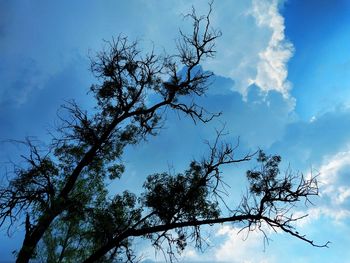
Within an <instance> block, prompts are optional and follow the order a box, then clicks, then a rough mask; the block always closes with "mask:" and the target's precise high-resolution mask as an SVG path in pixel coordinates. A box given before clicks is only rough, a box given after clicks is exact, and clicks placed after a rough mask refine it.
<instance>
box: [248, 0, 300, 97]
mask: <svg viewBox="0 0 350 263" xmlns="http://www.w3.org/2000/svg"><path fill="white" fill-rule="evenodd" d="M252 15H253V16H254V17H255V19H256V22H257V25H258V26H259V27H267V28H269V29H270V30H271V37H270V40H269V42H268V45H267V47H266V48H265V49H264V50H262V51H261V52H259V58H260V60H259V62H258V64H257V74H256V77H255V78H254V79H252V80H251V82H252V83H255V84H256V85H258V86H259V87H260V88H261V89H263V90H265V91H268V90H277V91H279V92H281V93H282V94H283V95H284V96H285V97H288V96H289V93H288V92H289V89H290V87H291V84H290V82H289V81H287V75H288V70H287V62H288V61H289V59H290V58H291V57H292V55H293V49H294V48H293V45H292V44H291V43H290V42H289V41H287V40H286V39H285V34H284V29H285V26H284V18H283V17H282V16H281V14H280V13H279V10H278V1H277V0H271V1H260V0H254V1H253V8H252Z"/></svg>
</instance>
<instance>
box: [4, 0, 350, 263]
mask: <svg viewBox="0 0 350 263" xmlns="http://www.w3.org/2000/svg"><path fill="white" fill-rule="evenodd" d="M192 5H193V6H194V7H195V8H196V10H197V11H198V12H199V13H203V12H204V13H205V12H206V10H207V7H208V5H207V2H206V1H201V0H193V1H184V0H177V1H175V0H169V1H156V0H129V1H121V0H120V1H117V0H106V1H97V0H94V1H93V0H91V1H83V0H77V1H44V0H36V1H29V0H22V1H20V0H12V1H7V0H0V83H1V85H0V140H7V139H21V138H23V137H25V136H36V137H37V138H40V139H41V140H43V141H45V140H48V138H49V136H48V132H47V130H48V129H50V128H51V127H53V126H54V124H55V120H56V121H57V109H58V108H59V106H60V105H62V104H63V103H64V101H65V100H68V99H72V98H73V99H76V100H77V102H78V103H79V104H80V105H82V106H83V107H87V108H88V107H90V106H91V105H92V103H93V102H92V100H91V98H90V97H89V96H88V95H86V92H87V90H88V88H89V87H90V85H91V84H93V83H94V82H96V79H94V78H93V76H92V74H91V72H90V71H89V56H93V54H94V53H95V52H97V51H99V50H101V49H102V48H103V43H104V42H103V40H110V39H111V38H112V37H116V36H118V35H119V34H122V35H125V36H128V37H129V39H131V40H134V39H138V40H139V41H140V45H141V46H142V48H143V49H144V50H147V49H149V48H150V47H152V46H154V48H155V50H156V51H163V50H164V49H165V50H167V52H169V53H172V52H174V50H175V40H176V38H177V36H178V28H179V27H182V28H184V29H185V30H186V29H189V28H190V27H189V25H188V23H187V24H186V21H184V20H183V18H182V14H184V13H186V12H188V11H189V10H190V8H191V6H192ZM212 25H213V26H214V27H218V28H220V30H221V31H222V34H223V35H222V37H221V38H220V39H219V40H218V42H217V45H216V49H217V55H216V57H215V58H214V59H212V60H210V61H209V60H208V61H205V62H204V63H203V64H202V67H203V69H204V70H210V71H212V72H213V73H214V74H215V81H213V84H212V85H211V87H210V88H209V90H208V93H207V96H206V97H205V98H203V99H201V100H200V102H201V103H202V104H203V105H205V106H206V107H207V108H208V109H210V110H212V111H222V112H223V115H222V116H221V117H220V120H214V121H213V122H212V123H210V124H208V125H201V124H198V125H197V126H195V125H194V124H193V122H191V121H190V120H189V119H187V118H185V117H183V116H178V115H171V114H170V115H169V116H168V120H167V122H166V123H165V127H164V129H163V130H162V131H161V132H160V135H159V136H157V137H152V138H150V139H149V140H148V141H147V142H144V143H141V144H140V145H137V146H134V147H131V148H129V149H128V150H127V151H126V153H125V156H124V157H123V158H124V160H125V163H126V168H127V169H126V173H125V175H124V177H123V178H122V184H121V183H118V185H112V186H111V190H112V191H115V192H118V191H119V190H122V188H121V185H123V186H125V187H126V188H129V189H131V190H133V191H135V192H139V191H141V186H142V183H143V181H144V179H145V177H146V176H147V175H148V174H151V173H155V172H160V171H166V170H167V169H169V167H171V168H172V169H174V170H176V171H178V172H181V171H182V170H184V169H186V165H187V164H188V163H189V162H190V161H191V160H192V159H193V158H200V157H201V156H202V155H205V150H206V148H205V145H204V144H203V141H204V140H210V139H212V138H213V137H214V136H215V128H221V125H222V123H226V125H225V127H226V130H227V131H229V135H228V136H226V139H227V140H229V141H233V142H235V141H236V140H237V138H238V137H239V138H240V147H239V149H238V152H237V154H238V155H239V154H244V153H246V152H249V151H251V152H252V151H255V150H256V149H258V148H261V149H263V150H265V151H266V152H267V153H270V154H279V155H281V156H282V159H283V165H284V167H287V166H290V167H291V168H292V169H293V170H294V171H296V172H300V173H304V174H309V173H310V172H313V173H319V187H320V196H319V198H317V199H315V200H314V206H308V207H299V206H298V207H296V211H295V213H296V214H298V213H301V214H308V215H309V216H308V217H307V218H306V219H304V220H302V221H300V222H299V223H298V228H299V232H300V233H304V234H305V235H307V237H309V238H310V239H313V240H315V241H316V242H318V243H321V244H322V243H325V242H326V241H331V242H332V243H331V244H330V245H329V248H321V249H320V248H314V247H312V246H310V245H309V244H306V243H304V242H302V241H300V240H296V239H294V238H293V237H291V236H288V235H286V234H283V233H279V232H278V233H269V234H270V237H271V239H272V241H271V242H270V244H269V245H268V246H266V247H264V242H263V236H262V235H261V234H260V233H255V232H253V233H250V235H249V236H248V238H246V233H240V234H239V233H238V230H239V228H238V226H236V225H232V224H231V225H230V224H229V225H224V226H216V227H213V228H209V229H207V232H208V243H209V244H210V246H209V247H208V248H207V249H206V250H205V251H204V252H200V251H196V250H195V249H194V248H192V247H188V249H187V250H186V251H185V253H184V255H182V257H181V258H180V262H203V261H208V262H247V263H248V262H260V263H263V262H264V263H275V262H281V258H283V262H287V263H288V262H311V263H312V262H344V263H347V262H350V251H349V250H348V246H347V244H350V235H349V234H350V224H349V223H350V179H349V178H350V78H349V75H350V74H349V73H350V48H349V47H350V34H349V33H350V1H347V0H285V1H283V0H280V1H278V0H222V1H221V0H220V1H218V0H217V1H215V3H214V11H213V15H212ZM22 150H23V149H20V148H18V147H14V146H13V145H9V144H8V143H0V162H1V164H2V165H1V168H0V169H1V170H0V172H1V173H2V174H4V172H5V168H4V167H5V166H6V162H8V160H14V161H16V160H18V155H19V154H21V153H22V152H21V151H22ZM154 160H156V163H155V162H154ZM249 165H250V164H242V165H237V166H234V167H229V168H226V169H225V171H224V172H225V173H224V176H225V180H226V182H228V183H229V184H230V185H231V186H232V187H231V188H230V192H231V195H230V198H231V199H230V200H229V201H230V202H231V203H232V204H235V203H239V200H240V199H239V197H240V195H241V194H242V193H243V192H244V191H245V187H246V186H245V185H246V182H245V176H244V171H245V169H247V168H249ZM20 227H21V226H19V228H18V229H17V231H16V230H14V231H12V232H13V233H12V237H11V238H8V237H6V233H5V232H4V231H1V232H0V259H11V251H13V250H15V249H16V248H18V247H19V245H20V244H21V237H22V233H23V232H21V230H20V229H21V228H20ZM138 247H139V251H140V256H141V254H142V256H143V258H144V259H148V260H153V261H156V260H159V261H161V260H163V259H162V257H161V253H159V254H156V255H155V253H154V251H153V248H152V247H150V245H149V244H147V243H142V242H141V241H140V243H138ZM339 255H341V258H340V257H339Z"/></svg>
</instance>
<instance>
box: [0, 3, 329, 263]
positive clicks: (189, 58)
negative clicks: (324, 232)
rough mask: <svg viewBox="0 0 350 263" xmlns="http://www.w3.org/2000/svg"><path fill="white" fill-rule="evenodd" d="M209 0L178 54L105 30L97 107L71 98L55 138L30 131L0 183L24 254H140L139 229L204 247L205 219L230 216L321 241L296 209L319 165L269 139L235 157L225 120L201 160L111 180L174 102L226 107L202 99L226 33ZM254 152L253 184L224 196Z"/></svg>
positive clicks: (192, 113)
mask: <svg viewBox="0 0 350 263" xmlns="http://www.w3.org/2000/svg"><path fill="white" fill-rule="evenodd" d="M209 8H210V9H209V12H208V14H207V15H204V16H198V15H197V14H196V12H195V10H194V9H193V10H192V12H191V13H189V14H188V15H187V16H186V18H187V19H190V20H191V22H192V31H191V32H190V33H189V34H187V33H185V32H183V31H180V36H179V39H178V40H177V53H176V54H171V55H169V54H160V55H158V54H156V53H155V52H154V51H151V52H149V53H144V52H142V51H141V50H140V49H139V45H138V42H132V41H129V40H128V38H126V37H123V36H119V37H117V38H115V39H113V40H112V41H110V42H107V46H106V48H105V50H103V51H101V52H99V53H98V54H97V55H96V57H94V58H93V59H92V61H91V70H92V72H93V74H94V75H95V76H96V78H97V80H98V81H97V83H96V84H94V85H92V86H91V88H90V94H92V95H93V97H94V99H95V102H96V105H95V108H94V109H93V110H92V111H86V110H84V109H82V108H81V107H80V106H79V105H77V103H75V102H74V101H70V102H69V103H67V104H66V105H65V106H63V107H64V109H65V110H66V112H67V113H68V117H60V125H59V127H58V128H57V130H56V131H55V132H53V133H52V140H51V142H50V143H48V144H47V145H46V146H43V145H42V144H41V143H39V142H37V141H35V140H31V139H30V138H28V139H26V140H24V141H23V142H22V143H24V144H25V145H26V146H28V149H29V154H28V155H26V156H23V158H24V159H25V161H26V165H23V166H15V169H14V171H13V174H12V175H9V176H8V178H9V179H8V182H7V183H5V184H3V185H1V188H0V226H1V227H2V228H6V227H8V228H11V227H13V226H14V225H16V224H20V223H24V224H23V226H24V231H25V236H24V240H23V244H22V246H21V248H20V250H19V251H18V253H17V262H18V263H22V262H29V260H31V259H36V260H39V261H42V262H116V261H118V260H119V261H125V262H134V260H135V253H134V251H133V247H132V244H133V240H134V238H137V237H142V238H144V239H146V240H149V241H150V243H151V244H152V245H153V246H154V247H156V248H161V249H164V251H165V254H166V255H167V256H168V257H169V258H170V259H173V257H174V256H175V254H176V253H181V251H183V250H184V249H185V248H186V245H187V244H188V243H189V242H193V243H194V244H195V245H196V246H197V247H199V248H200V247H201V245H202V236H201V227H202V226H203V225H213V224H220V223H228V222H231V223H240V226H242V228H248V229H249V230H253V229H262V228H261V227H262V225H263V224H267V225H268V226H269V227H271V228H272V229H280V230H282V231H284V232H286V233H287V234H290V235H292V236H294V237H296V238H299V239H301V240H303V241H306V242H308V243H310V244H311V245H313V246H319V245H317V244H315V243H314V242H313V241H312V240H311V239H309V238H307V237H306V236H304V235H302V234H299V232H298V231H297V230H296V229H295V226H294V224H293V223H294V222H295V221H296V220H299V219H300V218H301V217H298V218H296V217H293V215H292V213H291V212H290V211H291V209H292V208H293V206H294V205H295V204H296V203H298V202H299V201H304V202H309V198H310V197H311V196H315V195H318V186H317V181H316V177H310V178H305V177H303V175H301V174H295V173H293V172H291V171H290V170H289V171H287V172H285V173H282V172H281V171H280V169H279V164H280V162H281V157H280V156H277V155H272V156H270V155H267V154H265V153H264V152H263V151H257V152H256V153H253V154H247V155H245V156H243V157H241V158H236V156H235V154H234V151H235V149H236V147H237V146H235V145H231V144H229V143H225V142H223V141H222V133H223V131H222V130H219V131H218V132H217V136H216V140H215V141H214V142H213V143H211V144H209V143H208V148H209V153H208V155H207V157H206V158H203V159H202V160H193V161H192V162H191V163H190V164H189V167H188V168H187V170H185V171H184V172H183V173H178V174H170V173H169V172H160V173H155V174H152V175H149V176H148V177H147V178H146V181H145V183H144V185H143V188H144V191H143V193H142V194H141V195H140V196H136V195H135V194H134V193H132V192H130V191H129V190H127V189H125V191H123V192H121V193H117V194H115V195H113V196H112V195H111V193H110V189H109V188H108V185H107V180H118V179H120V178H121V176H122V175H123V172H124V169H125V167H124V163H123V162H122V160H121V157H122V156H123V150H124V149H125V147H126V146H128V145H133V144H142V142H143V141H144V140H145V139H147V138H148V137H149V136H155V135H157V133H158V132H159V130H160V128H161V126H162V123H163V122H164V121H165V119H164V115H165V112H166V111H178V112H181V113H183V114H184V115H186V116H188V117H190V118H192V119H193V121H194V122H198V121H200V122H203V123H206V122H208V121H210V120H211V119H212V118H214V117H218V116H219V115H220V114H215V113H214V114H212V113H210V112H208V111H206V109H205V108H203V107H201V106H200V105H198V104H197V103H196V98H198V97H201V96H203V95H204V94H205V91H206V89H207V87H208V85H210V77H211V76H212V73H211V72H204V71H202V70H200V69H199V65H200V63H201V62H202V61H203V60H205V59H210V58H213V57H214V55H215V52H216V51H215V40H216V39H217V38H218V37H220V36H221V32H220V31H219V30H217V29H214V28H212V27H211V24H210V15H211V12H212V8H211V5H209ZM179 72H181V73H179ZM151 95H152V98H153V99H152V100H149V97H150V96H151ZM184 98H190V99H189V100H188V99H187V100H186V99H184ZM252 158H257V161H258V163H259V165H258V166H257V167H256V169H253V170H249V171H247V173H246V177H247V179H248V183H249V186H248V187H249V190H248V193H247V195H245V196H242V200H241V202H240V205H238V206H237V207H229V206H228V205H227V204H226V203H225V202H224V200H223V198H222V191H223V188H222V187H223V184H224V181H223V175H222V173H221V168H222V166H224V165H230V164H233V163H239V162H245V161H249V160H251V159H252ZM262 231H263V230H262ZM320 246H327V244H324V245H320Z"/></svg>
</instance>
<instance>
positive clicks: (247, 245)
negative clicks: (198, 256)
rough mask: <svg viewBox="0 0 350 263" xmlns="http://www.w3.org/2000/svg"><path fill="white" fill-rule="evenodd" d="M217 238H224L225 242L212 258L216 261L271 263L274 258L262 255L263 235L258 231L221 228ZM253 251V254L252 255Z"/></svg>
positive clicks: (228, 227)
mask: <svg viewBox="0 0 350 263" xmlns="http://www.w3.org/2000/svg"><path fill="white" fill-rule="evenodd" d="M217 235H218V236H226V237H227V239H226V241H225V242H224V243H223V244H222V245H220V246H219V247H218V249H217V250H216V251H215V253H214V256H215V258H216V260H217V261H225V262H244V263H251V262H259V263H272V262H275V260H274V258H272V257H269V256H268V255H267V254H266V253H264V251H263V250H264V245H263V238H264V237H263V234H262V233H261V232H259V231H251V232H249V233H248V230H243V231H241V229H240V228H236V227H231V226H223V227H221V228H220V229H219V231H218V232H217ZM252 251H254V253H252Z"/></svg>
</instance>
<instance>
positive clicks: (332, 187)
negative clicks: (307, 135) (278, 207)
mask: <svg viewBox="0 0 350 263" xmlns="http://www.w3.org/2000/svg"><path fill="white" fill-rule="evenodd" d="M349 168H350V151H341V152H339V153H337V154H335V155H334V156H333V157H329V156H326V157H324V161H323V163H322V164H321V165H320V168H319V169H318V170H319V176H318V181H319V191H320V200H317V201H318V204H317V206H316V207H311V208H309V209H308V210H307V211H299V212H298V213H297V214H295V216H301V215H304V214H305V213H307V214H308V217H306V218H304V219H303V220H300V221H298V222H297V225H298V226H301V227H304V226H309V224H310V223H312V222H314V221H316V220H319V219H320V218H321V217H327V218H330V219H331V220H332V222H333V223H334V224H341V223H342V222H344V220H346V219H349V218H350V206H349V203H348V202H349V201H350V183H349V182H348V176H349V174H350V171H349Z"/></svg>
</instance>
